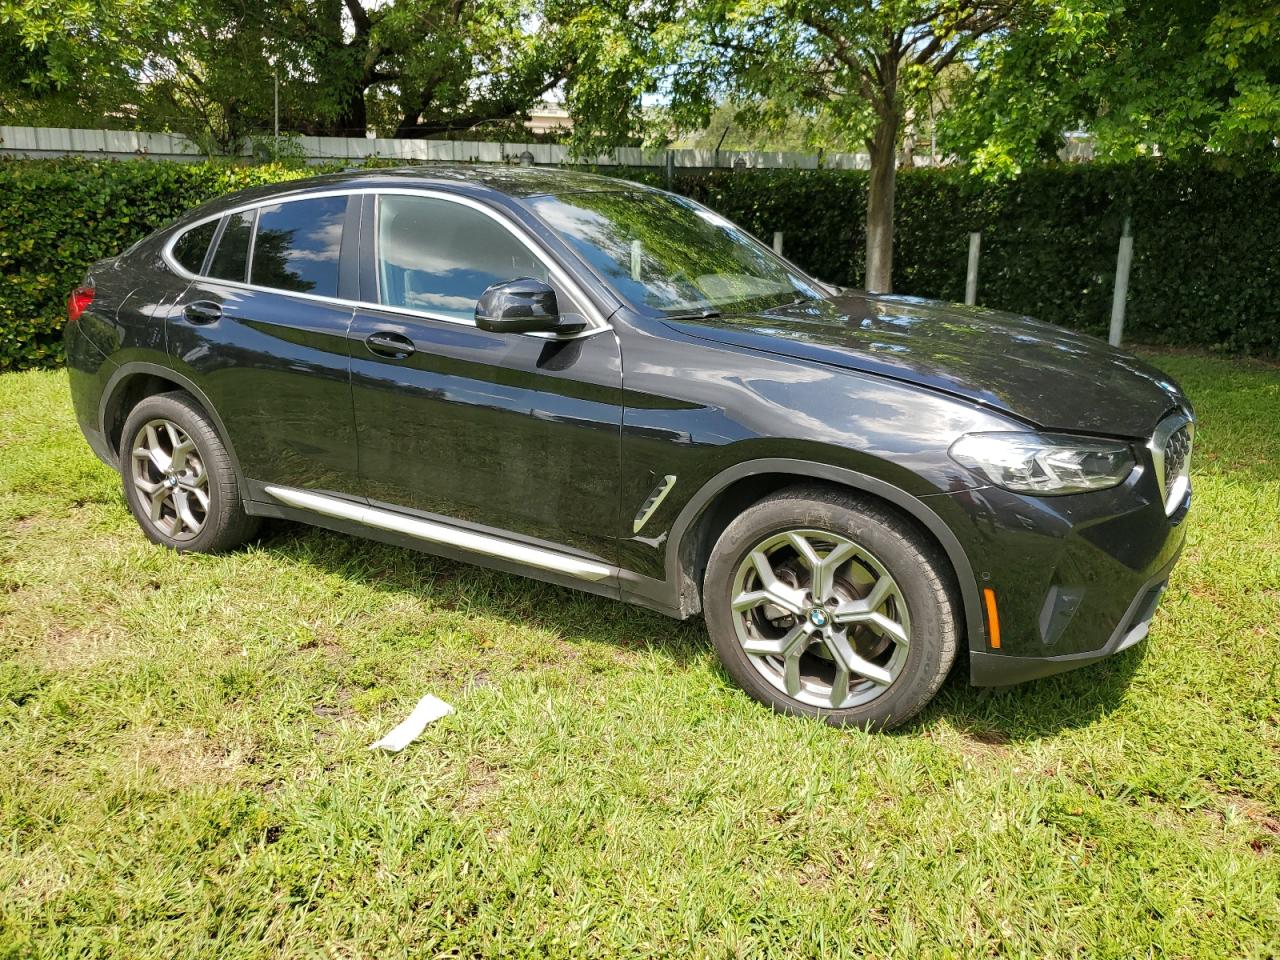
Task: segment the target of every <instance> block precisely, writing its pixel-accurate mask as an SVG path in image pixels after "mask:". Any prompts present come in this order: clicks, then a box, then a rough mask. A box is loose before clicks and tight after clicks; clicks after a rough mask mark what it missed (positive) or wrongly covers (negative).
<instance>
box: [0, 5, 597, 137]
mask: <svg viewBox="0 0 1280 960" xmlns="http://www.w3.org/2000/svg"><path fill="white" fill-rule="evenodd" d="M565 2H566V0H389V2H382V3H377V2H374V0H291V2H289V3H281V4H270V3H268V4H263V3H257V2H252V0H78V2H77V3H76V4H73V5H68V4H65V3H33V2H27V0H0V56H3V57H4V61H3V66H0V93H3V97H0V116H5V117H7V118H9V119H10V121H11V122H15V121H16V122H35V123H41V122H44V123H53V124H67V125H75V126H93V127H99V126H102V125H103V123H104V122H105V123H107V124H110V125H113V126H122V125H123V126H134V127H147V128H151V129H174V130H178V131H181V132H184V133H188V134H190V135H192V136H194V137H195V138H196V139H197V140H199V141H201V142H204V143H207V144H209V145H210V146H211V147H214V148H218V149H222V150H230V149H234V148H235V147H236V146H237V145H238V144H239V143H241V142H242V141H243V139H244V137H245V136H246V135H248V134H250V133H254V132H258V133H261V132H266V131H268V130H270V129H271V127H272V113H273V109H274V98H273V88H274V81H275V79H276V78H277V77H278V79H279V81H280V82H279V93H280V112H281V125H282V129H284V130H286V131H290V132H296V133H309V134H329V135H337V136H361V135H363V134H364V133H365V132H366V129H367V127H368V125H369V122H370V119H371V118H372V119H373V120H374V121H376V123H377V125H378V127H379V129H380V130H386V131H391V132H393V133H394V135H396V136H401V137H422V136H434V135H440V134H444V133H449V132H461V131H466V130H469V129H471V128H474V127H476V126H477V125H480V124H486V123H491V122H494V121H512V120H515V121H518V120H520V119H521V118H522V117H523V116H525V115H526V114H527V111H528V110H529V109H530V107H531V106H533V105H534V104H535V103H536V102H537V101H538V99H539V98H540V97H541V96H542V95H543V94H545V93H546V92H548V91H549V90H551V89H553V88H554V87H555V86H556V85H557V84H559V83H561V82H562V81H564V80H565V78H566V77H567V76H568V74H569V72H570V70H571V68H572V65H573V58H572V55H571V50H570V48H569V46H568V45H567V44H565V43H564V42H562V38H561V34H562V33H563V32H564V31H563V30H562V28H561V25H562V24H563V23H565V22H572V18H573V15H574V10H575V9H576V8H575V7H573V6H565ZM577 2H578V0H569V3H570V4H576V3H577ZM557 5H559V7H561V8H563V9H559V8H557ZM553 8H554V9H553ZM579 40H580V41H581V36H580V37H579Z"/></svg>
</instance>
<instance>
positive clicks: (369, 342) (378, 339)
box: [364, 330, 414, 360]
mask: <svg viewBox="0 0 1280 960" xmlns="http://www.w3.org/2000/svg"><path fill="white" fill-rule="evenodd" d="M364 344H365V346H366V347H368V348H369V350H370V351H371V352H373V353H376V354H377V355H378V356H380V357H390V358H391V359H393V360H403V359H404V358H405V357H408V356H412V354H413V351H414V346H413V341H412V340H410V339H409V338H408V337H406V336H404V334H400V333H393V332H391V331H389V330H379V331H377V332H376V333H371V334H369V336H367V337H365V338H364Z"/></svg>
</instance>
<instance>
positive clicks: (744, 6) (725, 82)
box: [671, 0, 1037, 291]
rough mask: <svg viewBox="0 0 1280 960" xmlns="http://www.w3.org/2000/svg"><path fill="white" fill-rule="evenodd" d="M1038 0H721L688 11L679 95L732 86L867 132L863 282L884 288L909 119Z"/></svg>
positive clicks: (693, 98) (675, 89)
mask: <svg viewBox="0 0 1280 960" xmlns="http://www.w3.org/2000/svg"><path fill="white" fill-rule="evenodd" d="M1036 10H1037V7H1036V5H1035V4H1034V3H1033V2H1032V0H897V2H877V0H837V2H834V3H833V2H820V0H717V2H713V3H711V4H709V5H698V6H695V7H693V8H691V10H690V12H689V16H690V23H691V28H690V32H689V34H688V41H687V42H686V43H685V44H684V46H683V48H682V49H683V54H684V55H683V58H682V62H681V63H680V64H679V72H680V75H681V77H682V79H681V80H679V81H678V82H676V83H674V84H673V85H672V87H671V90H672V96H673V100H674V101H675V102H676V103H677V104H679V101H680V100H681V98H682V97H684V98H685V99H687V100H689V101H690V105H691V107H692V105H694V104H696V102H697V101H698V99H699V98H704V99H705V98H706V97H707V95H708V94H707V91H729V92H730V93H731V94H732V95H734V96H737V97H741V98H751V99H754V100H755V101H756V102H757V103H766V104H767V108H766V109H767V110H771V111H774V112H779V111H781V112H784V113H785V112H791V113H801V114H805V115H808V116H811V117H821V118H822V120H823V122H824V123H825V124H827V125H828V126H829V127H830V128H832V129H834V130H837V131H841V132H843V134H844V135H845V136H846V137H847V138H848V140H849V141H850V143H851V144H852V143H858V142H861V144H862V145H863V146H865V148H866V150H867V153H868V154H869V155H870V158H871V175H870V181H869V186H868V197H867V220H866V279H865V284H866V286H867V288H868V289H871V290H877V291H889V290H891V289H892V275H893V208H894V190H895V185H896V178H897V164H898V149H899V146H900V144H901V138H902V134H903V132H904V128H905V127H906V125H907V123H908V121H909V120H910V119H911V117H912V116H913V114H914V113H917V112H920V111H922V110H923V111H925V112H927V103H928V102H929V98H931V97H933V96H934V94H935V91H936V90H937V87H938V85H939V78H940V77H941V76H942V75H943V74H944V73H945V72H946V71H947V70H948V68H949V67H950V66H951V65H952V64H954V63H956V62H957V61H959V60H960V59H961V58H965V57H970V56H973V55H975V54H976V53H977V52H978V51H979V50H980V49H981V48H982V46H983V45H984V44H985V43H987V42H990V41H993V40H995V39H999V40H1000V41H1001V42H1003V40H1004V38H1006V37H1007V36H1008V35H1010V34H1011V33H1012V32H1016V31H1017V30H1018V29H1020V28H1021V27H1022V26H1023V25H1024V23H1028V22H1033V18H1034V14H1035V12H1036ZM691 107H687V108H685V109H686V112H687V110H688V109H690V108H691ZM677 109H679V107H677Z"/></svg>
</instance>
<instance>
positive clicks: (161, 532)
mask: <svg viewBox="0 0 1280 960" xmlns="http://www.w3.org/2000/svg"><path fill="white" fill-rule="evenodd" d="M175 452H176V453H177V454H178V456H177V457H174V456H172V455H173V454H174V453H175ZM166 460H168V463H166ZM166 467H167V469H166ZM120 474H121V476H122V478H123V480H124V495H125V499H126V500H127V501H128V502H129V509H130V510H131V511H133V516H134V519H136V520H137V521H138V526H140V527H141V528H142V532H143V533H145V534H146V535H147V537H148V538H149V539H150V540H151V541H152V542H153V543H158V544H160V545H161V546H164V547H169V548H170V549H172V550H178V551H181V552H184V553H185V552H191V553H217V552H219V551H223V550H230V549H232V548H233V547H237V546H239V545H240V544H242V543H244V542H245V541H246V540H248V539H249V538H250V537H251V536H253V534H254V532H255V531H256V530H257V526H258V519H257V517H251V516H249V515H248V514H247V513H245V510H244V502H243V500H242V498H241V496H240V487H239V484H238V483H237V481H236V473H235V469H234V468H233V467H232V464H231V456H230V454H229V453H228V452H227V448H226V446H225V445H224V444H223V443H222V440H221V439H220V438H219V437H218V433H217V431H216V430H215V429H214V427H213V424H212V423H211V422H210V421H209V417H208V415H207V414H206V413H205V412H204V411H203V410H201V409H200V407H199V406H198V405H197V404H196V403H195V401H194V400H193V399H192V398H191V395H190V394H187V393H184V392H182V391H174V392H172V393H162V394H157V395H155V396H151V397H147V398H146V399H144V400H142V401H141V402H140V403H139V404H138V405H137V406H136V407H134V408H133V410H132V411H130V413H129V417H128V419H127V420H126V421H125V424H124V430H123V431H122V432H121V439H120Z"/></svg>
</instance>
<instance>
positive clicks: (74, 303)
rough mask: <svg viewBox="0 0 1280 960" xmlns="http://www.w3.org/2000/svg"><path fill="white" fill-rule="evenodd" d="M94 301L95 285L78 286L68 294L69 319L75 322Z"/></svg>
mask: <svg viewBox="0 0 1280 960" xmlns="http://www.w3.org/2000/svg"><path fill="white" fill-rule="evenodd" d="M91 303H93V287H76V288H75V289H74V290H72V291H71V293H70V294H69V295H68V296H67V319H68V320H69V321H71V322H72V323H74V322H75V321H77V320H79V319H80V315H81V314H82V313H84V312H85V311H86V310H88V309H89V304H91Z"/></svg>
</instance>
